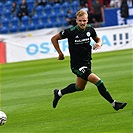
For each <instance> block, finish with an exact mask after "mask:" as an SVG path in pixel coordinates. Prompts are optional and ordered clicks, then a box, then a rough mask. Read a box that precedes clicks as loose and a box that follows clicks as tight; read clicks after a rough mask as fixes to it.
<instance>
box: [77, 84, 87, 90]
mask: <svg viewBox="0 0 133 133" xmlns="http://www.w3.org/2000/svg"><path fill="white" fill-rule="evenodd" d="M75 88H76V90H77V91H83V90H84V88H85V87H81V86H80V87H79V86H77V85H76V84H75Z"/></svg>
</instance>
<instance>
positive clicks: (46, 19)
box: [40, 14, 49, 23]
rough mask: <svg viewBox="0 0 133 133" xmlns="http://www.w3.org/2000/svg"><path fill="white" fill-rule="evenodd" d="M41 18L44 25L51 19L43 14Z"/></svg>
mask: <svg viewBox="0 0 133 133" xmlns="http://www.w3.org/2000/svg"><path fill="white" fill-rule="evenodd" d="M40 18H41V21H42V22H43V23H47V22H48V19H49V17H48V15H46V14H43V15H42V16H40Z"/></svg>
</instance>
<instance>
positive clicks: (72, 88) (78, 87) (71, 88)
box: [53, 77, 87, 108]
mask: <svg viewBox="0 0 133 133" xmlns="http://www.w3.org/2000/svg"><path fill="white" fill-rule="evenodd" d="M86 83H87V81H85V80H83V79H82V78H80V77H77V80H76V84H75V83H73V84H70V85H68V86H67V87H65V88H64V89H62V90H58V89H55V90H54V100H53V108H55V107H56V105H57V103H58V101H59V99H60V98H61V97H62V96H63V95H65V94H69V93H73V92H76V91H82V90H84V88H85V85H86Z"/></svg>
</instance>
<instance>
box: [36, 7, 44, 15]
mask: <svg viewBox="0 0 133 133" xmlns="http://www.w3.org/2000/svg"><path fill="white" fill-rule="evenodd" d="M35 13H36V14H37V15H41V14H42V13H43V6H37V7H36V9H35Z"/></svg>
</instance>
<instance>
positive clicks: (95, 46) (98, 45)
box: [93, 36, 102, 50]
mask: <svg viewBox="0 0 133 133" xmlns="http://www.w3.org/2000/svg"><path fill="white" fill-rule="evenodd" d="M93 40H94V41H95V42H96V43H95V44H94V45H93V49H94V50H97V49H100V48H101V46H102V40H101V38H99V37H98V36H96V37H95V38H93Z"/></svg>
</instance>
